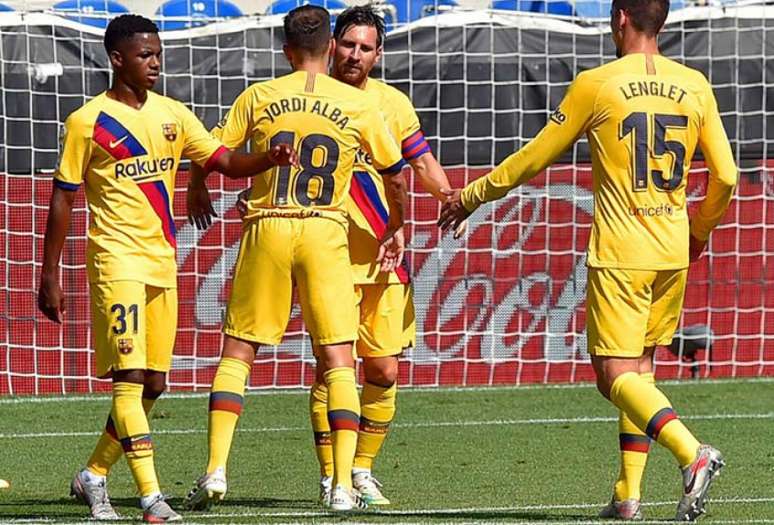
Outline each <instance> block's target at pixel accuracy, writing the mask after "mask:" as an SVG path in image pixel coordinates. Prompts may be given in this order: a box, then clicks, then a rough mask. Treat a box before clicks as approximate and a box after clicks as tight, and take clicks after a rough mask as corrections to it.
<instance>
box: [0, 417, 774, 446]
mask: <svg viewBox="0 0 774 525" xmlns="http://www.w3.org/2000/svg"><path fill="white" fill-rule="evenodd" d="M682 419H687V420H694V421H713V420H731V419H774V412H767V413H762V414H697V415H689V416H682ZM616 421H618V417H574V418H572V417H568V418H540V419H491V420H485V421H428V422H423V423H396V424H394V425H391V426H392V427H393V428H401V429H414V428H443V427H484V426H525V425H566V424H580V425H584V424H595V423H612V422H616ZM309 430H310V428H309V427H307V426H294V427H258V428H237V430H236V431H237V432H239V433H245V434H260V433H273V432H307V431H309ZM206 432H207V429H206V428H186V429H160V430H154V431H153V432H152V433H153V434H155V435H168V434H169V435H189V434H205V433H206ZM100 434H101V431H99V432H98V431H85V432H76V431H73V432H29V433H13V432H9V433H3V434H0V439H35V438H60V437H85V436H98V435H100Z"/></svg>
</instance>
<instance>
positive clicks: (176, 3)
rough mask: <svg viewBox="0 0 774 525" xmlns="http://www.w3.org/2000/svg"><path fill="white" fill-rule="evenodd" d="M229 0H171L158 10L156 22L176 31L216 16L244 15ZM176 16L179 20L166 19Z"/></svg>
mask: <svg viewBox="0 0 774 525" xmlns="http://www.w3.org/2000/svg"><path fill="white" fill-rule="evenodd" d="M242 15H243V13H242V11H241V10H240V9H239V8H238V7H237V6H236V5H234V4H232V3H231V2H229V1H228V0H169V1H168V2H165V3H164V4H162V5H161V7H159V8H158V10H156V17H157V18H158V20H156V24H157V25H158V26H159V29H161V30H162V31H174V30H177V29H187V28H189V27H195V26H201V25H204V24H206V23H208V22H210V21H212V19H214V18H230V17H234V16H242ZM164 17H174V18H176V19H177V20H165V19H164Z"/></svg>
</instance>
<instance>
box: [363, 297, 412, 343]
mask: <svg viewBox="0 0 774 525" xmlns="http://www.w3.org/2000/svg"><path fill="white" fill-rule="evenodd" d="M356 291H359V293H360V295H361V300H360V303H359V309H360V326H359V328H358V340H357V355H358V356H359V357H387V356H395V355H399V354H400V353H402V352H403V349H404V348H406V347H407V346H411V345H413V342H414V333H413V332H414V329H415V325H414V310H413V302H412V300H411V295H410V294H411V292H410V287H409V286H408V285H405V284H400V283H397V284H365V285H360V286H358V287H357V289H356ZM407 302H408V305H407ZM407 308H408V309H410V311H407Z"/></svg>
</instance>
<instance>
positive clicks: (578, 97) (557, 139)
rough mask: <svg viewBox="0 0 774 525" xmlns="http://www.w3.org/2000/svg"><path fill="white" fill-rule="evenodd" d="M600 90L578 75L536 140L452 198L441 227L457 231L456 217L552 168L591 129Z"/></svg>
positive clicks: (457, 221) (468, 212)
mask: <svg viewBox="0 0 774 525" xmlns="http://www.w3.org/2000/svg"><path fill="white" fill-rule="evenodd" d="M597 88H598V82H597V81H596V80H595V79H593V78H590V77H588V76H586V75H584V74H583V73H581V74H580V75H578V77H577V78H576V79H575V81H574V82H573V83H572V85H570V87H569V89H568V90H567V94H566V95H565V97H564V100H562V102H561V104H560V105H559V107H558V108H557V109H556V111H554V113H553V114H552V115H551V117H550V118H549V120H548V123H547V124H546V125H545V127H544V128H543V129H542V130H541V131H540V133H538V134H537V136H536V137H535V138H534V139H532V140H531V141H530V142H529V143H528V144H527V145H526V146H524V147H523V148H521V149H520V150H519V151H517V152H516V153H514V154H512V155H511V156H509V157H508V158H507V159H505V160H504V161H503V162H502V163H500V165H498V166H497V167H496V168H495V169H493V170H492V171H491V172H490V173H489V174H488V175H486V176H485V177H481V178H480V179H477V180H475V181H473V182H471V183H470V184H468V185H467V186H466V187H465V188H464V189H463V190H461V192H460V194H459V195H457V194H456V192H455V193H453V194H452V195H449V196H448V199H447V202H446V203H445V204H444V205H443V209H442V210H441V218H439V220H438V225H439V226H440V227H441V228H442V229H443V230H444V231H445V230H447V229H449V228H452V227H456V225H458V224H459V220H457V219H455V217H457V218H458V217H461V216H463V215H465V213H464V212H465V211H466V212H467V214H468V215H469V214H471V213H473V212H474V211H475V210H476V209H477V208H478V207H479V206H480V205H481V204H483V203H485V202H490V201H493V200H497V199H500V198H502V197H504V196H505V195H506V194H507V193H508V192H509V191H510V190H511V189H513V188H515V187H517V186H520V185H522V184H524V183H525V182H527V181H529V180H530V179H532V178H533V177H535V176H536V175H538V174H539V173H540V172H542V171H543V170H544V169H546V167H548V166H549V165H551V163H553V162H554V160H556V158H557V157H559V155H561V154H562V153H563V152H564V151H565V150H566V149H567V148H569V147H570V146H571V145H572V144H574V143H575V141H577V140H578V139H579V138H580V136H581V135H582V134H583V133H584V132H585V131H586V129H587V127H588V126H589V125H590V123H591V121H592V118H593V116H594V101H595V100H596V94H597ZM461 207H462V208H464V210H462V209H461ZM452 208H454V210H453V213H452Z"/></svg>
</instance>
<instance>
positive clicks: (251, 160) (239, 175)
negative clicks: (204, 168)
mask: <svg viewBox="0 0 774 525" xmlns="http://www.w3.org/2000/svg"><path fill="white" fill-rule="evenodd" d="M274 166H294V167H298V153H296V150H295V149H294V148H293V146H292V145H290V144H277V145H275V146H274V147H272V148H271V149H270V150H269V151H259V152H255V153H241V152H239V151H231V150H229V151H226V152H225V153H223V154H222V155H220V156H219V157H218V158H217V159H215V160H214V162H213V163H212V165H211V167H212V168H213V169H214V170H215V171H219V172H221V173H222V174H223V175H225V176H226V177H228V178H230V179H244V178H247V177H252V176H254V175H257V174H259V173H263V172H264V171H268V170H270V169H272V168H273V167H274Z"/></svg>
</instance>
